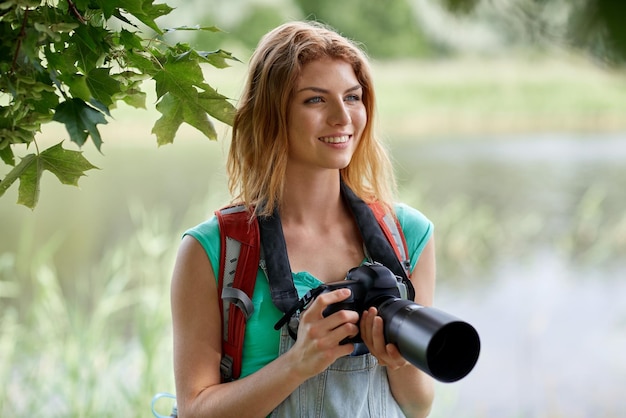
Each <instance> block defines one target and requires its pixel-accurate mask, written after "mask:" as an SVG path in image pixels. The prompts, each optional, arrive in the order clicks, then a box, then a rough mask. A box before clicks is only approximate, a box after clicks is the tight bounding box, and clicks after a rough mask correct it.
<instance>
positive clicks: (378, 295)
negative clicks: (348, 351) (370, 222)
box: [320, 263, 406, 344]
mask: <svg viewBox="0 0 626 418" xmlns="http://www.w3.org/2000/svg"><path fill="white" fill-rule="evenodd" d="M320 288H322V289H321V290H322V291H321V292H320V294H321V293H327V292H332V291H333V290H337V289H350V292H351V294H350V296H349V297H348V298H347V299H345V300H342V301H341V302H337V303H334V304H332V305H330V306H328V307H327V308H326V309H324V312H323V315H324V316H329V315H332V314H333V313H335V312H338V311H340V310H343V309H346V310H351V311H355V312H358V313H359V315H360V314H361V313H362V312H364V311H366V310H367V309H369V308H371V307H376V308H378V307H379V306H380V305H381V304H382V303H383V302H385V301H388V300H396V299H402V298H404V299H406V287H405V285H404V283H402V282H401V281H400V278H399V277H398V276H396V275H394V274H393V273H392V272H391V270H389V269H388V268H387V267H385V266H383V265H382V264H379V263H365V264H363V265H362V266H359V267H354V268H352V269H350V271H348V274H347V275H346V278H345V280H341V281H338V282H333V283H326V284H323V285H321V286H320ZM361 342H363V340H362V339H361V335H360V333H359V334H358V335H356V336H355V337H352V338H347V339H345V340H344V341H342V344H347V343H361Z"/></svg>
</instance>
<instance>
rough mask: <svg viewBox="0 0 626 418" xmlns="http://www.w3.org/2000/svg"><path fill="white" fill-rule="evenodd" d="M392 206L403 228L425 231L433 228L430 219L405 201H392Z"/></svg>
mask: <svg viewBox="0 0 626 418" xmlns="http://www.w3.org/2000/svg"><path fill="white" fill-rule="evenodd" d="M393 208H394V212H395V214H396V217H397V218H398V221H399V222H400V226H402V229H403V230H405V229H410V230H418V231H419V230H423V231H424V232H426V231H428V230H431V229H432V228H433V223H432V221H431V220H430V219H428V218H427V217H426V215H424V214H423V213H422V212H421V211H419V210H418V209H416V208H414V207H412V206H409V205H407V204H406V203H394V206H393Z"/></svg>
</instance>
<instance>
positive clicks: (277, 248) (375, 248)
mask: <svg viewBox="0 0 626 418" xmlns="http://www.w3.org/2000/svg"><path fill="white" fill-rule="evenodd" d="M341 193H342V195H343V197H344V199H345V201H346V203H348V206H349V207H350V209H351V211H352V214H353V215H354V218H355V220H356V223H357V226H358V228H359V231H360V233H361V238H362V239H363V243H364V245H365V248H366V249H367V252H368V254H369V256H370V257H371V259H372V261H375V262H378V263H381V264H382V265H384V266H386V267H387V268H388V269H389V270H391V271H392V272H393V273H394V274H395V275H396V276H399V277H401V278H402V279H403V281H404V282H405V284H406V286H407V290H408V295H409V298H410V299H411V300H412V299H413V296H414V294H415V290H414V289H413V286H412V285H411V281H410V280H408V277H407V275H406V272H405V270H404V268H403V267H402V264H401V263H400V261H399V260H398V257H397V256H396V254H395V252H394V250H393V248H392V246H391V244H390V243H389V241H388V240H387V238H386V237H385V234H384V233H383V231H382V229H381V227H380V225H379V224H378V221H377V220H376V217H375V216H374V214H373V212H372V210H371V209H370V208H369V206H368V205H367V203H365V202H364V201H363V200H362V199H360V198H359V197H358V196H357V195H356V194H355V193H354V192H353V191H352V190H351V189H350V188H349V187H348V186H347V185H346V184H345V183H344V182H343V181H342V182H341ZM258 222H259V233H260V241H261V248H262V249H263V254H264V257H265V266H266V269H267V279H268V281H269V286H270V293H271V296H272V302H273V303H274V305H275V306H276V307H277V308H278V309H279V310H280V311H281V312H283V313H286V312H289V311H290V310H292V309H293V307H294V306H295V305H296V304H297V303H298V300H299V298H298V292H297V291H296V287H295V285H294V283H293V277H292V275H291V266H290V264H289V258H288V256H287V244H286V242H285V237H284V235H283V228H282V224H281V221H280V216H279V215H278V211H277V210H276V211H274V213H273V214H272V216H260V217H258Z"/></svg>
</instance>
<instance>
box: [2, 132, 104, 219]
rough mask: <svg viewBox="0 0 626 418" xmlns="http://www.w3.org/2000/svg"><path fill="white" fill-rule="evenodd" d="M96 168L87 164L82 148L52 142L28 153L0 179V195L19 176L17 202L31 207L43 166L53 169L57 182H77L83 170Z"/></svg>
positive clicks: (34, 199)
mask: <svg viewBox="0 0 626 418" xmlns="http://www.w3.org/2000/svg"><path fill="white" fill-rule="evenodd" d="M94 168H98V167H96V166H94V165H93V164H91V163H90V162H89V161H87V159H85V157H83V156H82V152H79V151H70V150H66V149H64V148H63V146H62V143H59V144H57V145H54V146H52V147H50V148H48V149H47V150H45V151H43V152H42V153H41V154H39V155H35V154H29V155H27V156H25V157H24V158H22V161H21V162H20V163H19V164H18V165H17V166H16V167H15V168H13V170H11V171H10V172H9V173H8V174H7V175H6V176H5V178H4V179H3V180H2V182H0V196H2V195H3V194H4V192H6V190H7V189H8V188H9V187H10V186H11V185H12V184H13V183H14V182H15V181H16V180H18V179H19V181H20V186H19V190H18V199H17V203H19V204H21V205H24V206H27V207H29V208H31V209H34V208H35V206H36V205H37V201H38V200H39V186H40V181H41V176H42V174H43V172H44V170H48V171H50V172H51V173H53V174H54V175H55V176H56V177H57V178H58V179H59V181H60V182H61V183H63V184H69V185H73V186H78V179H79V178H80V177H81V176H84V175H85V171H87V170H91V169H94Z"/></svg>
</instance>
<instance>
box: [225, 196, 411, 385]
mask: <svg viewBox="0 0 626 418" xmlns="http://www.w3.org/2000/svg"><path fill="white" fill-rule="evenodd" d="M342 191H343V194H344V196H345V197H346V198H347V200H348V201H349V203H351V207H352V209H353V213H354V214H355V218H356V220H357V224H358V225H359V228H360V230H361V234H362V236H363V240H364V243H365V245H366V249H367V251H368V256H369V257H371V258H372V259H374V260H375V261H379V260H380V261H382V264H383V265H386V266H387V267H388V268H390V269H391V270H392V271H393V272H394V274H396V275H398V276H400V277H401V278H402V279H403V281H404V283H405V285H406V286H407V288H408V290H409V298H411V299H412V298H413V297H414V290H413V287H412V285H411V282H410V280H409V279H408V277H409V275H410V260H409V254H408V249H407V244H406V240H405V238H404V234H403V233H402V228H401V227H400V223H399V222H398V219H397V218H396V217H395V216H394V214H393V213H390V212H388V211H386V210H385V208H384V206H383V205H382V204H380V203H378V202H373V203H367V204H366V203H364V202H363V201H362V200H360V199H359V198H358V197H356V195H354V193H353V192H352V191H351V190H350V189H348V188H347V187H345V186H343V184H342ZM355 206H356V207H357V209H355ZM366 208H368V209H366ZM359 213H360V214H359ZM215 215H216V217H217V220H218V224H219V230H220V239H221V249H220V267H219V277H218V292H220V298H219V301H220V302H219V303H220V310H221V313H222V321H223V322H222V323H223V326H222V334H223V335H222V338H223V341H222V360H221V365H220V371H221V375H222V381H223V382H228V381H232V380H235V379H238V378H239V376H240V374H241V359H242V352H243V341H244V335H245V326H246V321H247V319H248V318H249V317H250V316H251V315H252V313H253V311H254V306H253V304H252V293H253V291H254V285H255V281H256V276H257V271H258V268H259V267H261V268H262V269H263V270H264V271H266V273H267V269H268V267H270V265H269V264H270V263H269V261H270V260H269V259H267V260H266V258H265V257H264V256H263V248H267V245H266V244H265V242H262V241H263V240H262V239H261V235H262V234H261V231H260V230H261V229H264V230H268V228H270V229H276V225H269V226H267V225H266V226H264V225H263V223H264V222H266V221H267V220H264V219H263V218H254V217H253V216H252V213H251V212H250V210H249V209H247V208H246V207H245V206H244V205H236V206H228V207H225V208H222V209H220V210H218V211H216V212H215ZM272 218H273V219H272V222H277V223H278V225H280V220H279V218H278V217H277V216H276V215H275V216H274V217H272ZM362 218H365V219H362ZM374 218H375V221H374ZM260 224H261V225H260ZM376 225H378V226H379V227H380V228H377V227H376ZM368 230H369V231H368ZM281 237H282V233H281ZM383 237H384V238H383ZM266 240H267V239H266ZM368 242H369V245H368ZM370 247H372V248H370ZM271 248H272V249H273V251H271V253H276V252H278V253H284V257H286V251H280V250H281V248H280V247H278V248H277V249H278V250H279V251H276V246H275V245H272V246H271ZM268 253H270V251H268ZM267 255H270V254H267ZM266 261H267V262H268V264H267V265H266ZM389 264H391V265H389ZM283 270H284V269H283ZM277 273H279V274H275V275H272V274H271V272H270V274H268V279H269V277H270V276H276V275H281V274H282V276H283V277H285V276H287V274H288V277H289V279H288V280H287V279H285V280H283V283H284V284H285V286H286V287H287V290H285V287H283V288H280V287H279V288H278V289H277V290H275V289H272V299H273V301H274V303H275V305H276V306H277V307H278V308H279V309H281V310H282V311H283V312H285V311H286V308H285V307H287V306H291V305H292V304H293V298H294V295H293V293H294V292H295V288H293V283H292V282H291V272H290V271H289V272H287V271H282V272H277ZM289 286H291V287H292V289H289ZM270 287H272V283H271V280H270ZM277 295H278V296H277ZM287 296H289V297H290V298H287ZM276 298H283V299H286V300H287V301H285V300H283V301H282V303H281V300H276ZM295 298H296V300H297V294H296V295H295Z"/></svg>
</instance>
